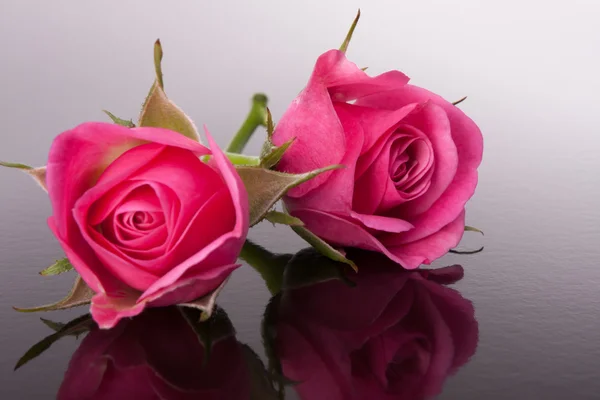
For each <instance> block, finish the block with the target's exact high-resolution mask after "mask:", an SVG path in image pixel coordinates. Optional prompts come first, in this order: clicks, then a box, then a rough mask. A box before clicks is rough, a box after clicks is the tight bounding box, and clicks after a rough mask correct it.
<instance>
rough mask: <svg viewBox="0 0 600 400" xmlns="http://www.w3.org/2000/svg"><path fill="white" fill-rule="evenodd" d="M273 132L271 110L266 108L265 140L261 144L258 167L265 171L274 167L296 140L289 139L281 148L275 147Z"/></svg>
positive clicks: (273, 125)
mask: <svg viewBox="0 0 600 400" xmlns="http://www.w3.org/2000/svg"><path fill="white" fill-rule="evenodd" d="M274 131H275V124H274V123H273V116H272V115H271V110H269V108H268V107H267V140H265V142H264V143H263V147H262V151H261V153H260V165H261V167H263V168H267V169H271V168H273V167H274V166H276V165H277V164H278V163H279V161H280V160H281V158H282V157H283V155H284V154H285V152H286V151H287V149H289V147H290V146H291V145H292V143H294V141H295V140H296V138H291V139H290V140H288V141H287V142H285V143H284V144H282V145H281V146H275V144H274V143H273V140H272V139H273V132H274Z"/></svg>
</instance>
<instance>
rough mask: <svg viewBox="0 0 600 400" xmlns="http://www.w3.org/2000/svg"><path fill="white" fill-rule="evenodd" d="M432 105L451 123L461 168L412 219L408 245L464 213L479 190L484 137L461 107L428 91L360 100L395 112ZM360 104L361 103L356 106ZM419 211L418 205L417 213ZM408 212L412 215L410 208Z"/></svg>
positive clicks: (409, 90) (406, 239)
mask: <svg viewBox="0 0 600 400" xmlns="http://www.w3.org/2000/svg"><path fill="white" fill-rule="evenodd" d="M426 101H430V102H432V103H435V104H436V105H438V106H440V107H441V108H442V109H443V110H444V111H445V113H446V115H447V116H448V120H449V121H450V127H451V131H452V132H451V133H452V140H453V141H454V143H455V145H456V150H457V153H458V165H457V169H456V173H455V174H454V179H453V180H452V183H451V184H450V185H449V186H448V187H447V189H446V190H445V191H444V192H443V194H442V195H441V196H440V197H439V198H438V199H437V201H435V203H433V205H432V206H431V207H430V208H429V209H428V210H427V211H424V212H423V213H422V214H420V215H418V216H417V217H415V218H411V222H412V223H413V225H415V229H413V230H412V231H410V232H406V233H402V234H400V235H401V236H402V238H403V240H404V242H405V243H408V242H412V241H415V240H418V239H421V238H424V237H426V236H429V235H431V234H433V233H435V232H436V231H437V230H439V229H441V228H442V227H444V226H445V225H448V224H449V223H450V222H452V220H453V219H455V218H456V216H457V215H458V214H459V213H460V212H461V211H462V209H463V208H464V205H465V203H466V202H467V200H468V199H470V198H471V196H472V195H473V193H474V192H475V187H476V186H477V167H478V166H479V164H480V163H481V158H482V155H483V137H482V136H481V131H480V130H479V128H478V127H477V125H476V124H475V123H474V122H473V121H472V120H471V119H470V118H469V117H467V116H466V115H465V114H464V113H463V112H462V111H461V110H460V109H459V108H458V107H456V106H453V105H452V104H451V103H449V102H447V101H446V100H444V99H443V98H441V97H440V96H438V95H436V94H434V93H431V92H429V91H427V90H425V89H422V88H419V87H416V86H412V85H406V86H405V87H404V88H403V89H400V90H397V91H391V92H385V93H381V94H377V95H373V96H369V97H367V98H363V99H361V100H360V104H361V105H364V106H369V107H378V108H384V109H396V108H399V107H402V106H404V105H406V104H411V103H415V102H426ZM357 103H358V102H357ZM419 210H420V207H419V205H418V203H416V211H419ZM406 211H407V212H409V213H410V212H411V210H410V208H409V206H407V210H406Z"/></svg>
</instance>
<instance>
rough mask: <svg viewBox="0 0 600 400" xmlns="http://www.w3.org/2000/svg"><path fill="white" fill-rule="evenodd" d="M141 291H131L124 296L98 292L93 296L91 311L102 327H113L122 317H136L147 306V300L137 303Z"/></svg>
mask: <svg viewBox="0 0 600 400" xmlns="http://www.w3.org/2000/svg"><path fill="white" fill-rule="evenodd" d="M138 295H139V293H136V292H133V291H130V292H127V293H126V294H125V295H123V296H122V297H116V296H108V295H106V294H104V293H98V294H96V295H95V296H94V297H93V298H92V305H91V307H90V312H91V314H92V317H93V318H94V321H96V323H97V324H98V326H99V327H100V328H101V329H111V328H112V327H114V326H115V325H116V324H117V323H118V322H119V321H120V320H121V319H122V318H127V317H135V316H136V315H139V314H141V312H142V311H144V308H146V302H141V303H136V300H137V298H138Z"/></svg>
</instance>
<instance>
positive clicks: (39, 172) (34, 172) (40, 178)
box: [0, 161, 48, 192]
mask: <svg viewBox="0 0 600 400" xmlns="http://www.w3.org/2000/svg"><path fill="white" fill-rule="evenodd" d="M0 166H2V167H7V168H15V169H20V170H21V171H23V172H25V173H26V174H27V175H29V176H31V177H32V178H33V179H34V180H35V181H36V182H37V184H38V185H40V187H41V188H42V189H44V190H45V191H46V192H47V191H48V188H47V187H46V167H39V168H33V167H30V166H29V165H25V164H21V163H11V162H6V161H0Z"/></svg>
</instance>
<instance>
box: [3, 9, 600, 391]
mask: <svg viewBox="0 0 600 400" xmlns="http://www.w3.org/2000/svg"><path fill="white" fill-rule="evenodd" d="M359 6H360V7H361V11H362V14H363V17H362V19H361V22H360V25H359V28H358V29H357V31H356V35H355V38H354V39H353V42H352V45H351V48H350V51H349V56H350V57H351V58H352V59H353V60H354V61H355V62H356V63H357V64H359V65H364V66H368V67H369V69H370V70H371V71H372V72H373V73H377V72H381V71H384V70H387V69H393V68H398V69H400V70H402V71H404V72H405V73H406V74H407V75H409V76H410V77H411V78H412V79H413V81H414V82H416V83H418V84H419V85H421V86H424V87H427V88H429V89H431V90H433V91H435V92H438V93H440V94H441V95H443V96H444V97H446V98H449V99H459V98H461V97H463V96H464V95H468V96H469V98H468V100H467V101H466V102H464V103H463V104H461V108H462V109H463V110H465V112H467V113H468V114H469V115H470V116H471V117H472V118H473V119H474V120H475V121H477V123H478V124H479V125H480V127H481V129H482V131H483V133H484V137H485V153H484V162H483V164H482V166H481V167H480V183H479V187H478V191H477V193H476V195H475V197H474V198H473V199H472V200H471V201H470V203H469V204H468V207H467V223H468V224H469V225H473V226H477V227H478V228H481V229H483V230H484V231H485V236H483V237H482V236H479V235H476V234H468V235H466V236H465V239H464V241H463V244H461V247H464V248H473V247H479V246H480V245H485V250H484V251H483V252H482V253H479V254H477V255H473V256H457V255H449V256H446V257H444V258H443V259H441V260H439V261H437V262H436V263H435V264H434V266H436V267H441V266H446V265H452V264H457V263H458V264H461V265H463V267H464V270H465V276H464V278H463V279H462V280H460V281H459V282H457V283H456V284H454V285H452V287H453V288H454V289H457V290H458V291H459V292H460V294H461V296H462V297H464V298H465V299H468V300H470V301H472V303H473V305H474V308H475V317H476V320H477V322H478V329H479V342H478V347H477V352H476V354H475V355H474V356H473V358H472V360H471V362H470V363H468V364H466V365H465V366H464V367H462V368H461V369H459V370H458V372H457V373H456V375H454V376H453V377H451V378H449V379H448V380H447V381H446V384H445V386H444V387H443V392H442V394H441V395H440V396H439V398H441V399H492V400H494V399H506V398H514V399H544V400H545V399H550V400H552V399H565V398H568V399H594V398H597V396H598V393H600V381H598V379H597V376H598V371H599V370H600V344H599V341H598V337H599V336H598V331H599V328H600V318H599V317H598V315H599V313H600V294H599V293H600V292H599V291H598V287H599V285H600V269H599V268H597V265H598V260H600V249H599V247H598V243H600V228H598V226H599V223H600V212H599V211H598V206H597V205H598V198H600V191H599V189H598V188H599V187H600V180H599V178H598V171H600V159H599V158H598V157H597V155H598V154H599V151H600V140H599V139H598V129H597V126H598V124H597V108H598V107H597V104H598V102H597V93H598V92H599V91H600V80H599V78H598V74H597V71H598V70H599V69H600V58H598V56H597V48H598V37H599V32H598V28H597V24H596V16H597V15H598V12H599V10H598V6H597V5H596V4H595V3H594V2H591V1H585V0H580V1H575V2H571V3H569V4H567V3H564V2H556V1H552V2H542V1H537V0H526V1H516V0H514V1H505V2H502V3H498V4H491V3H490V4H487V3H484V2H480V1H477V0H462V1H424V2H397V1H394V2H383V1H381V2H375V1H374V2H368V4H367V2H364V1H363V2H359V1H350V2H348V1H332V2H327V3H326V4H323V2H321V1H316V0H315V1H302V2H289V3H288V2H275V1H269V2H264V4H261V5H260V6H259V5H257V4H255V3H252V2H250V3H246V2H242V1H222V2H218V3H217V2H214V4H213V3H211V4H210V5H208V3H207V4H204V3H201V2H194V3H192V2H187V4H186V3H184V2H182V3H178V4H170V5H169V6H166V5H165V3H164V2H158V1H148V2H144V5H143V6H141V5H135V4H134V3H133V2H131V3H129V2H128V3H126V4H124V3H122V2H110V1H109V2H102V3H98V4H94V5H88V4H83V3H81V2H73V1H58V0H57V1H52V2H38V3H36V5H35V6H32V4H31V3H29V2H21V1H17V0H8V1H3V2H1V3H0V49H1V52H2V53H1V57H0V59H1V61H2V66H1V67H0V87H2V90H1V91H0V116H1V117H2V129H1V130H0V138H1V139H0V140H1V142H0V143H1V146H0V159H11V160H15V161H21V162H24V163H27V164H33V165H42V164H44V163H45V161H46V155H47V150H48V148H49V145H50V142H51V140H52V138H53V137H54V136H55V135H56V134H58V133H60V132H61V131H63V130H65V129H68V128H70V127H72V126H74V125H76V124H78V123H80V122H82V121H86V120H105V119H106V118H105V116H104V115H103V114H102V113H101V111H100V110H101V109H104V108H106V109H109V110H111V111H113V112H115V113H117V112H118V114H119V115H122V116H124V117H133V118H135V116H136V115H137V113H138V112H139V105H140V104H141V103H142V100H143V96H144V95H145V94H146V93H147V89H148V86H149V84H150V83H151V81H152V79H153V70H152V64H151V63H152V58H151V48H152V44H153V42H154V40H155V39H156V38H157V37H160V38H161V41H162V43H163V47H164V49H165V59H164V64H163V67H164V70H165V81H166V86H167V88H168V93H169V96H170V97H171V98H172V99H174V100H175V101H176V102H177V104H178V105H179V106H181V107H182V108H183V109H184V110H186V111H187V112H188V114H190V116H191V117H192V118H193V119H194V120H195V121H196V122H197V123H198V124H204V123H205V124H207V126H208V127H209V128H210V129H211V132H212V133H213V134H214V135H215V136H216V138H217V141H218V142H219V144H221V145H225V144H226V143H227V141H228V138H229V137H230V136H231V135H232V134H233V132H235V130H236V129H237V127H238V125H239V123H240V122H241V121H242V119H243V118H244V116H245V114H246V112H247V107H248V104H249V99H250V97H251V96H252V94H253V93H254V92H256V91H264V92H266V93H267V94H268V95H269V97H270V100H271V103H270V107H271V110H272V111H273V114H274V117H275V119H277V118H278V117H279V116H280V115H281V113H282V112H283V110H284V109H285V108H286V107H287V105H288V104H289V102H290V101H291V100H292V99H293V97H294V96H295V95H296V94H297V93H298V91H299V90H300V88H301V87H302V86H303V85H304V84H305V82H306V79H307V76H308V74H309V72H310V69H311V68H312V65H313V63H314V60H315V59H316V57H317V56H318V55H319V54H320V53H321V52H323V51H325V50H327V49H329V48H331V47H337V46H338V45H339V43H340V41H341V39H342V38H343V36H344V34H345V32H346V30H347V27H348V24H349V22H350V21H351V20H352V18H353V17H354V13H355V11H356V8H358V7H359ZM261 139H262V138H261V137H260V134H257V137H256V138H255V139H254V140H253V141H252V142H251V144H250V146H249V147H248V152H249V153H251V154H257V153H258V151H259V149H260V144H261V143H260V142H261ZM0 184H1V185H2V186H1V188H2V189H1V194H0V221H1V222H2V226H1V227H0V318H1V319H2V327H1V329H0V349H1V350H2V352H1V354H2V356H1V357H0V398H2V399H50V398H54V397H55V395H56V393H57V391H58V389H59V387H60V386H61V383H62V382H63V378H64V377H65V372H66V371H67V367H68V364H69V361H70V360H71V357H72V356H73V354H74V353H75V352H76V351H78V352H79V351H83V350H81V349H82V348H83V344H82V343H83V340H82V338H80V339H79V340H75V339H74V338H73V337H66V338H64V339H61V340H59V341H57V342H56V343H55V344H53V345H52V347H51V348H50V349H49V350H47V351H46V352H44V353H43V354H42V355H41V356H39V357H38V358H37V359H35V360H33V361H31V362H29V363H28V364H26V365H24V366H23V367H22V368H21V369H19V370H18V371H16V372H13V368H14V365H15V364H16V362H17V360H18V359H19V358H20V357H21V356H22V355H23V353H24V352H25V351H26V350H27V349H28V348H29V347H30V346H31V345H33V344H34V343H36V342H37V341H39V340H40V339H42V338H43V337H44V336H46V335H48V334H51V331H50V330H49V328H48V327H47V326H45V325H44V324H43V323H41V322H40V320H39V317H40V315H35V314H19V313H16V312H15V311H13V310H12V308H11V306H13V305H17V306H30V305H36V304H43V303H47V302H50V301H54V300H56V299H58V298H60V297H61V296H62V295H63V294H64V292H65V291H66V290H67V289H68V287H69V285H70V283H71V279H72V277H71V276H66V275H65V276H58V277H53V278H42V277H40V276H39V275H38V272H39V271H40V270H41V269H43V268H44V267H46V266H48V265H49V264H50V263H51V262H52V261H54V260H55V259H58V258H60V257H62V252H61V250H60V247H59V245H58V243H57V242H56V240H55V239H54V238H53V237H52V235H51V233H50V231H49V230H48V228H47V226H46V222H45V220H46V218H47V217H48V216H49V215H50V208H49V203H48V201H47V199H46V197H45V194H44V193H43V192H41V191H40V190H39V188H38V187H37V186H36V185H35V183H33V182H31V181H30V180H29V178H27V177H26V176H24V175H23V174H20V173H18V172H15V171H11V170H5V169H0ZM250 237H251V238H252V239H253V240H254V241H255V242H257V243H259V244H261V245H263V246H265V247H267V248H268V249H270V250H272V251H274V252H279V253H294V252H296V251H298V250H300V249H301V248H302V247H304V244H303V242H302V241H301V240H300V239H299V238H297V237H296V236H295V235H294V234H293V232H291V231H290V230H289V229H286V228H273V227H272V226H270V225H269V224H261V225H259V226H257V227H256V228H254V229H253V231H252V233H251V235H250ZM270 297H271V295H270V294H269V293H268V291H267V290H266V288H265V286H264V283H263V281H262V280H261V278H260V277H259V276H258V274H256V273H255V272H254V271H253V270H252V269H251V268H249V267H247V266H244V267H242V268H240V269H239V270H238V271H236V273H235V274H234V276H233V277H232V279H231V281H230V282H229V285H228V286H227V288H226V289H225V291H224V292H223V294H222V295H221V297H220V301H219V304H220V307H221V308H222V309H223V310H225V312H226V313H227V315H228V319H229V320H230V321H231V322H232V325H233V326H234V327H235V330H236V340H237V341H239V342H242V343H245V344H248V345H249V346H250V347H251V348H252V349H253V350H254V351H255V352H256V353H257V354H258V355H259V356H260V357H261V358H262V359H263V361H266V359H267V358H266V354H265V352H264V351H263V350H262V348H263V347H262V338H261V334H260V323H261V320H262V315H263V313H264V311H265V307H266V305H267V303H268V300H269V299H270ZM340 310H344V308H343V307H341V306H340ZM85 312H86V310H85V309H74V310H70V311H68V312H60V313H51V314H43V315H41V316H43V317H45V318H50V319H52V320H56V321H62V322H67V321H69V320H70V319H72V318H74V317H77V316H79V315H81V314H84V313H85ZM153 326H157V327H158V326H160V324H157V325H153ZM234 343H237V342H234ZM78 349H79V350H78ZM240 365H241V364H240ZM211 371H215V370H214V369H213V370H211ZM293 396H294V394H290V398H294V397H293ZM313 398H319V397H313Z"/></svg>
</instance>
